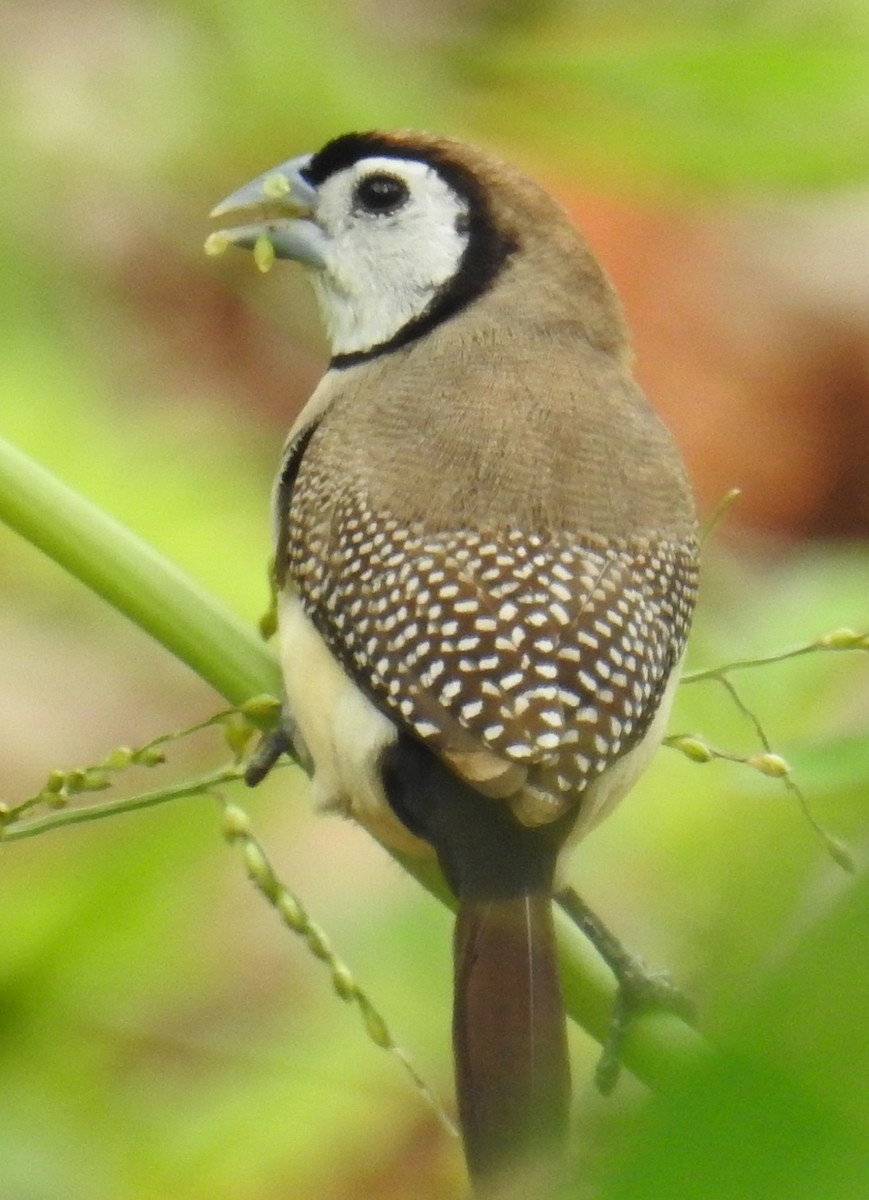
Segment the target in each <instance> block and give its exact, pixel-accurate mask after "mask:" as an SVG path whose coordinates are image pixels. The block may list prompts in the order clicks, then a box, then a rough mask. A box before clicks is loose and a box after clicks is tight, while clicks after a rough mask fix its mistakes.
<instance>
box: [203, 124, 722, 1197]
mask: <svg viewBox="0 0 869 1200" xmlns="http://www.w3.org/2000/svg"><path fill="white" fill-rule="evenodd" d="M212 216H213V217H215V218H218V219H220V221H221V225H222V227H221V229H220V231H219V233H218V234H216V235H212V236H213V237H216V238H217V240H219V242H220V244H221V248H225V246H226V245H228V244H235V245H237V246H240V247H242V248H246V249H257V248H261V247H262V246H263V244H266V245H267V247H268V251H269V256H270V257H271V256H274V257H276V258H277V259H289V260H295V261H296V262H298V263H301V264H303V265H304V267H305V268H306V270H307V272H308V274H309V276H310V278H311V281H312V283H313V287H314V291H315V293H316V297H317V300H318V302H319V308H320V311H321V315H322V318H323V321H324V324H325V328H326V333H327V336H328V340H329V347H330V354H331V357H330V360H329V363H328V367H327V369H326V370H325V373H324V375H323V377H322V379H321V381H320V383H319V384H318V386H317V387H316V389H315V391H314V392H313V394H312V395H311V397H310V399H309V400H308V402H307V404H306V405H305V407H304V408H303V410H302V412H301V413H300V415H299V416H298V418H297V419H296V421H295V423H294V424H293V426H292V428H291V429H290V432H289V435H288V438H287V441H286V444H285V447H284V450H283V455H282V459H281V466H280V470H279V473H278V477H277V480H276V483H275V488H274V499H273V519H274V536H275V561H274V576H275V583H276V590H277V595H278V598H279V599H278V631H279V646H280V658H281V664H282V670H283V679H284V686H285V723H284V726H283V732H282V734H281V737H282V738H283V740H281V738H278V739H277V740H276V741H274V742H273V743H272V752H271V757H272V758H273V757H275V756H276V754H277V753H278V752H279V750H280V749H281V748H286V747H292V750H293V753H294V754H295V756H296V757H297V758H298V760H299V761H300V762H301V763H302V764H303V765H304V767H305V768H306V770H307V771H308V774H309V775H310V778H311V788H312V793H313V798H314V800H315V802H316V804H317V805H318V806H320V807H321V808H324V809H326V810H331V811H335V812H339V813H342V814H345V815H347V816H349V817H350V818H352V819H354V820H355V821H357V822H358V823H359V824H360V825H362V826H363V827H365V828H366V829H368V830H369V831H370V832H371V833H373V834H374V836H375V837H376V838H378V839H379V840H380V841H381V842H382V843H384V844H385V845H386V846H387V847H391V848H393V849H395V850H398V851H400V852H402V853H405V854H411V855H414V854H417V855H425V856H429V857H431V856H434V857H436V859H437V861H438V863H439V864H440V867H441V869H442V872H443V875H444V877H445V879H446V881H447V883H448V885H449V887H450V889H451V890H452V892H453V894H454V896H455V901H456V909H457V915H456V922H455V929H454V998H453V1026H452V1031H453V1046H454V1059H455V1074H456V1091H457V1100H458V1111H459V1123H460V1128H461V1134H462V1138H463V1145H464V1151H465V1157H466V1160H467V1164H468V1169H469V1174H470V1178H471V1181H472V1185H473V1186H474V1187H475V1188H481V1189H484V1190H485V1188H486V1187H487V1186H488V1184H489V1181H491V1180H492V1179H494V1178H497V1177H498V1176H499V1175H500V1174H503V1173H504V1172H509V1171H510V1170H512V1169H514V1168H517V1167H518V1166H519V1165H521V1164H522V1163H523V1162H526V1161H527V1162H532V1161H535V1159H536V1160H537V1161H544V1160H548V1159H550V1158H557V1157H558V1155H559V1154H561V1153H562V1152H563V1147H564V1145H565V1143H566V1140H567V1138H568V1131H569V1112H570V1102H571V1099H570V1094H571V1082H570V1068H569V1061H568V1051H567V1042H566V1029H565V1016H564V1004H563V998H562V994H561V985H560V981H559V974H558V962H557V955H556V949H555V940H554V932H553V916H552V897H553V893H554V890H555V889H556V887H557V886H558V881H559V880H560V879H561V878H562V877H563V871H564V866H563V863H564V859H565V857H566V854H567V852H568V851H569V849H570V848H571V847H572V846H574V845H575V844H576V842H577V841H579V840H580V839H581V838H582V837H584V836H585V835H586V834H587V833H588V832H589V830H590V829H592V828H593V827H594V826H595V825H596V824H598V823H599V822H600V820H601V819H602V818H603V817H604V816H606V815H607V814H608V813H609V812H611V811H612V809H613V808H614V806H615V805H616V804H617V803H618V802H619V801H620V800H621V799H622V798H623V796H624V795H625V794H626V793H627V792H628V791H629V790H630V788H631V787H632V786H633V784H634V782H635V781H636V780H637V779H638V778H639V776H640V775H641V774H642V772H643V771H644V770H645V768H646V766H647V765H648V763H649V761H650V759H651V757H652V755H653V754H654V752H655V750H656V748H657V747H658V745H659V744H660V742H661V741H662V738H663V736H664V731H665V728H666V723H667V719H668V715H669V712H670V707H671V703H672V699H673V695H674V692H675V689H676V685H677V682H678V679H679V672H680V668H681V663H682V660H683V656H684V650H685V645H686V640H687V637H688V632H689V629H690V625H691V620H692V615H693V610H694V606H695V601H696V594H697V586H698V538H697V524H696V515H695V508H694V502H693V498H692V493H691V488H690V484H689V481H688V478H687V475H686V471H685V468H684V465H683V462H682V459H681V457H680V455H679V452H678V449H677V447H676V445H675V443H674V440H673V438H672V436H671V435H670V433H669V432H668V430H667V429H666V428H665V426H664V425H663V423H662V422H661V420H660V419H659V418H658V416H657V415H656V414H655V413H654V411H653V409H652V408H651V406H650V405H649V403H648V402H647V400H646V399H645V397H644V396H643V394H642V392H641V391H640V389H639V387H638V385H637V384H636V382H635V381H634V378H633V375H632V365H631V364H632V353H631V349H630V344H629V337H628V332H627V328H626V323H625V318H624V315H623V312H622V309H621V305H620V302H619V300H618V298H617V296H616V293H615V291H614V289H613V287H612V285H611V284H610V282H609V280H608V278H607V277H606V275H605V273H604V271H603V269H602V268H601V266H600V265H599V263H598V262H597V260H596V258H595V257H594V254H593V252H592V250H591V248H590V246H589V244H588V242H587V241H586V240H585V238H584V236H583V235H582V234H581V233H580V231H579V230H578V229H577V228H576V226H575V225H574V223H573V222H572V221H571V219H570V218H569V217H568V215H567V214H566V212H565V211H564V210H563V209H562V208H561V207H560V206H559V205H558V204H557V203H556V201H555V200H553V199H552V198H551V197H550V196H549V195H548V194H547V192H546V191H545V190H544V189H543V188H541V187H540V186H539V185H538V184H536V183H535V182H533V181H532V180H531V179H530V178H528V177H527V176H526V175H525V174H524V173H523V172H521V171H520V170H518V169H516V168H515V167H513V166H511V165H509V164H507V163H505V162H503V161H501V160H500V159H499V158H498V157H496V156H495V155H493V154H491V153H489V152H487V151H484V150H481V149H479V148H477V147H475V146H472V145H469V144H465V143H464V142H460V141H457V140H453V139H450V138H446V137H441V136H436V135H433V134H425V133H418V132H414V131H403V130H399V131H372V132H362V133H349V134H342V135H340V136H338V137H336V138H334V139H332V140H331V141H329V142H328V143H327V144H326V145H325V146H323V147H322V148H321V149H320V150H318V151H316V152H314V153H310V154H302V155H298V156H296V157H293V158H291V159H289V160H288V161H286V162H284V163H282V164H281V165H279V166H278V167H276V168H274V169H272V170H270V171H267V172H265V173H264V174H262V175H260V176H258V177H257V178H256V179H254V180H253V181H252V182H250V183H248V184H245V185H244V186H243V187H241V188H239V189H238V190H237V191H235V192H233V193H232V194H231V195H230V196H228V197H227V198H226V199H225V200H223V201H222V202H221V203H220V204H218V205H217V207H216V208H215V209H214V211H213V213H212ZM267 757H268V754H267ZM261 773H262V772H258V773H257V774H261Z"/></svg>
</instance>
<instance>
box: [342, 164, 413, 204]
mask: <svg viewBox="0 0 869 1200" xmlns="http://www.w3.org/2000/svg"><path fill="white" fill-rule="evenodd" d="M409 195H410V192H409V191H408V189H407V184H406V183H405V182H404V181H403V180H401V179H398V178H396V176H395V175H384V174H378V175H366V176H365V178H364V179H360V180H359V182H358V183H357V184H356V189H355V191H354V192H353V207H354V209H355V210H356V211H357V212H359V211H361V212H368V213H392V212H395V211H396V209H399V208H401V206H402V204H404V203H405V201H406V200H407V198H408V196H409Z"/></svg>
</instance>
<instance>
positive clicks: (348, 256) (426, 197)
mask: <svg viewBox="0 0 869 1200" xmlns="http://www.w3.org/2000/svg"><path fill="white" fill-rule="evenodd" d="M362 166H364V169H365V171H366V172H370V171H371V170H372V169H377V168H380V169H382V170H383V171H385V172H389V173H392V174H395V175H400V177H401V178H402V179H403V180H404V181H405V182H407V183H408V185H409V187H410V193H411V194H410V200H409V202H408V203H407V204H406V205H405V206H404V207H403V208H401V209H400V210H399V211H398V212H395V213H392V214H389V215H372V214H358V213H349V214H348V199H347V198H348V196H349V195H350V193H351V191H352V188H353V185H354V183H355V178H356V175H357V174H358V172H359V169H360V167H359V165H357V166H356V167H351V168H348V169H347V170H345V171H341V172H339V173H337V174H336V175H335V176H333V177H332V178H331V179H329V180H328V181H327V183H326V184H325V185H324V187H323V188H322V192H321V199H320V204H319V205H318V210H317V220H318V223H319V224H320V225H321V226H322V227H323V229H324V231H325V232H326V234H327V236H328V247H327V250H326V268H325V269H324V270H317V271H315V272H313V282H314V287H315V290H316V293H317V299H318V301H319V303H320V307H321V309H322V313H323V319H324V322H325V325H326V329H327V332H328V335H329V339H330V342H331V348H332V353H333V354H336V355H337V354H358V353H364V352H366V351H368V350H371V349H372V348H373V347H375V346H379V345H382V344H383V343H384V342H388V341H390V340H391V339H392V338H393V337H395V335H396V334H397V333H398V332H399V331H400V330H401V329H402V328H403V327H404V326H405V325H407V323H408V322H409V321H412V320H414V318H416V317H419V316H421V315H422V314H423V313H424V312H425V311H426V310H427V309H428V307H429V305H430V304H431V302H432V300H433V299H434V297H435V296H436V295H437V293H438V291H439V290H440V289H441V288H442V287H443V286H444V285H445V284H447V283H449V281H450V280H451V279H452V278H453V276H454V275H455V274H456V272H457V271H458V269H459V265H460V263H461V259H462V255H463V253H464V251H465V247H466V246H467V243H468V232H467V229H466V224H467V222H466V219H465V218H466V215H467V204H466V202H465V201H464V199H463V198H462V197H460V196H458V195H457V194H456V193H455V192H454V191H453V190H452V188H450V187H449V185H448V184H447V183H446V182H445V181H444V180H443V179H442V178H441V177H440V175H438V173H437V172H436V171H435V170H434V169H433V168H432V167H430V166H429V165H428V164H427V163H423V162H416V161H414V160H409V159H390V158H383V159H378V158H373V157H372V158H367V159H365V160H364V164H362Z"/></svg>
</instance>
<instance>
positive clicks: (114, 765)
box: [103, 746, 134, 771]
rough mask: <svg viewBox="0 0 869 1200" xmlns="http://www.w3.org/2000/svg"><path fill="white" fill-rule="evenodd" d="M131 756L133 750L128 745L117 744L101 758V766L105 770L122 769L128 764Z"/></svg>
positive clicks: (131, 758)
mask: <svg viewBox="0 0 869 1200" xmlns="http://www.w3.org/2000/svg"><path fill="white" fill-rule="evenodd" d="M133 758H134V755H133V751H132V750H131V749H130V747H129V746H117V747H116V748H115V749H114V750H112V751H110V752H109V753H108V754H107V755H106V757H105V758H104V759H103V766H104V767H105V769H106V770H107V771H123V770H124V769H125V768H126V767H129V766H130V764H131V763H132V761H133Z"/></svg>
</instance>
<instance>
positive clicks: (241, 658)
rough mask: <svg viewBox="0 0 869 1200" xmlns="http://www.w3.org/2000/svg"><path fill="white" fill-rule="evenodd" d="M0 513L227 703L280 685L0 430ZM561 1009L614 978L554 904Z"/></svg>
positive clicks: (697, 1047)
mask: <svg viewBox="0 0 869 1200" xmlns="http://www.w3.org/2000/svg"><path fill="white" fill-rule="evenodd" d="M0 519H2V520H3V521H5V522H6V523H7V524H8V525H9V526H11V528H13V529H15V530H17V532H18V533H20V534H21V536H22V537H24V538H26V539H27V541H29V542H30V543H31V544H32V545H34V546H37V547H38V548H39V549H40V550H43V551H44V552H45V553H46V554H48V555H49V556H50V557H51V558H53V559H54V560H55V562H57V563H59V564H60V565H61V566H62V567H64V568H65V569H66V570H67V571H68V572H69V573H70V574H72V575H74V576H75V577H76V578H77V579H80V580H81V581H82V583H84V584H86V586H88V587H89V588H91V589H92V590H93V591H94V592H96V593H97V595H99V596H102V597H103V599H105V600H107V601H108V602H109V603H110V604H112V605H114V607H115V608H117V609H118V610H119V611H120V612H122V613H123V614H124V615H125V616H126V617H128V618H129V619H130V620H131V621H133V622H134V623H135V624H137V625H139V626H140V628H142V629H144V630H145V631H146V632H147V633H149V634H151V636H152V637H154V638H156V639H157V640H158V641H159V642H160V643H161V644H162V645H164V646H165V647H166V649H167V650H169V651H171V652H172V653H173V654H175V655H176V657H178V658H180V659H181V661H182V662H185V663H186V664H187V665H188V666H189V667H191V669H192V670H194V671H196V673H197V674H198V675H200V676H201V677H202V678H203V679H204V680H206V682H208V683H210V684H211V685H212V686H213V687H214V688H215V689H216V690H217V691H218V692H219V693H220V694H221V695H222V696H223V697H225V699H227V700H228V701H229V702H230V703H231V704H234V705H237V704H241V703H243V702H244V701H245V700H247V699H249V698H250V697H251V696H255V695H259V694H261V693H263V692H270V693H272V694H278V693H279V691H280V678H279V672H278V667H277V664H276V663H275V660H274V658H273V656H272V655H271V653H270V651H269V650H268V649H267V647H265V646H264V645H263V643H262V642H261V641H260V639H259V638H258V637H257V636H256V634H255V633H254V632H253V631H252V630H250V629H248V628H247V626H245V625H244V624H243V623H242V622H241V621H240V620H239V619H238V618H237V617H236V616H235V615H234V614H233V613H231V612H230V611H229V610H228V609H227V608H226V607H225V606H224V605H222V604H221V603H219V602H218V601H216V600H215V599H214V598H213V597H212V596H211V595H209V594H208V593H207V592H205V591H204V590H203V589H202V588H200V587H199V586H198V585H197V584H195V583H193V582H192V580H190V579H189V578H188V577H187V576H186V575H185V574H184V573H183V572H182V571H180V570H179V569H178V568H177V567H175V566H173V565H172V564H171V563H168V562H167V561H166V560H165V559H164V558H162V557H161V556H160V555H159V554H158V553H157V552H156V551H155V550H154V549H153V548H152V547H150V546H148V545H147V544H146V543H145V542H143V541H142V540H141V539H140V538H138V537H136V536H135V534H133V533H131V532H130V531H129V530H128V529H125V528H124V526H123V525H121V524H120V523H119V522H118V521H115V520H113V519H112V518H111V517H109V516H107V515H106V514H105V513H103V512H102V511H101V510H100V509H98V508H97V507H96V506H95V505H93V504H91V503H90V502H89V501H87V500H85V499H84V498H83V497H81V496H79V495H78V494H77V493H76V492H74V491H73V490H72V489H71V488H69V487H67V486H66V485H65V484H63V483H61V482H60V481H59V480H57V479H56V478H54V476H52V475H51V474H50V473H49V472H48V471H46V470H45V469H44V468H43V467H40V466H39V465H38V464H36V463H35V462H33V461H32V460H31V459H29V458H28V457H27V456H26V455H25V454H23V453H22V452H21V451H19V450H17V449H15V448H14V447H13V446H11V445H9V443H8V442H5V441H3V440H2V439H0ZM226 782H227V776H226V768H223V769H222V770H221V771H219V772H215V773H214V775H213V776H207V777H204V778H200V779H198V780H195V781H193V782H192V783H187V784H183V785H179V786H177V787H174V788H173V787H170V788H166V789H163V790H161V791H158V792H152V793H147V794H146V795H144V796H138V797H134V798H133V799H132V800H129V799H128V800H118V801H109V802H108V803H104V804H96V805H91V806H89V807H87V808H82V809H75V810H72V809H70V810H69V811H66V812H57V813H53V814H51V815H50V816H47V817H45V818H44V819H43V820H41V821H39V822H33V823H31V824H29V825H27V826H22V827H21V828H20V829H17V830H16V829H14V828H10V829H8V830H7V832H6V835H5V839H4V840H6V841H12V840H14V839H16V838H17V839H20V838H24V837H34V836H36V834H38V833H41V832H46V831H47V830H49V829H57V828H60V827H63V826H66V825H71V824H75V823H78V822H81V821H93V820H97V819H99V818H100V817H105V816H116V815H118V814H119V813H122V812H130V811H134V810H136V809H139V808H142V807H149V806H151V805H154V804H160V803H164V802H165V801H168V800H173V799H178V798H180V797H181V796H191V795H202V794H203V793H205V792H207V791H208V790H209V788H210V787H214V786H217V785H219V784H221V783H226ZM395 857H397V858H398V859H399V861H400V862H401V863H402V865H403V866H404V867H405V868H406V869H407V871H408V872H409V873H410V874H411V875H412V876H413V877H414V878H416V879H417V880H418V881H419V882H420V883H421V884H422V885H423V886H424V887H426V888H427V889H428V890H429V891H431V892H432V893H433V894H434V895H436V896H437V897H438V898H439V899H441V900H444V901H446V902H447V903H449V899H450V897H449V893H448V890H447V888H446V885H445V884H444V882H443V879H442V878H441V877H440V873H439V872H438V870H437V868H436V867H435V866H434V865H433V864H432V863H430V862H426V861H425V860H422V861H420V860H418V859H407V858H401V857H399V856H395ZM556 923H557V927H558V931H559V946H560V949H561V955H562V964H563V977H564V988H565V998H566V1002H567V1008H568V1012H569V1014H570V1015H571V1016H572V1017H573V1018H574V1019H575V1020H577V1021H578V1022H579V1023H580V1024H581V1025H583V1027H584V1028H586V1029H587V1030H588V1032H590V1033H591V1034H592V1036H594V1037H597V1038H598V1039H599V1040H600V1039H602V1038H603V1036H604V1035H605V1034H606V1031H607V1027H608V1020H609V1013H610V1011H611V1008H612V1002H613V998H614V995H615V983H614V980H613V978H612V976H611V974H610V972H609V970H608V968H607V967H606V966H605V965H604V964H603V963H602V962H601V960H600V959H599V957H598V955H597V952H596V951H595V950H594V949H593V948H592V947H591V945H590V944H589V943H588V942H587V941H586V939H585V938H584V937H583V936H582V935H581V934H580V933H579V931H578V930H577V929H576V928H575V927H574V926H572V925H571V924H570V922H569V921H567V919H566V918H564V916H563V914H561V913H560V912H557V913H556ZM704 1053H706V1047H705V1043H704V1042H703V1040H702V1039H701V1038H700V1036H699V1035H698V1034H697V1033H696V1032H695V1031H694V1030H693V1029H691V1028H690V1026H688V1025H687V1024H686V1023H685V1022H683V1021H682V1020H681V1019H680V1018H679V1017H677V1016H675V1015H672V1014H668V1013H648V1014H642V1015H639V1016H638V1017H637V1018H636V1020H635V1022H634V1024H633V1026H632V1028H631V1031H630V1034H629V1037H628V1040H627V1044H626V1047H625V1065H626V1066H627V1067H628V1068H629V1069H630V1070H632V1071H633V1072H634V1073H635V1074H637V1075H638V1076H639V1077H640V1078H642V1079H643V1080H645V1081H646V1082H648V1083H650V1084H656V1083H659V1082H663V1081H665V1080H666V1079H668V1078H670V1077H671V1076H672V1075H673V1074H675V1073H677V1072H678V1071H679V1070H681V1068H682V1067H684V1066H685V1065H686V1064H687V1063H688V1062H690V1061H696V1060H698V1059H700V1058H701V1057H702V1056H703V1054H704Z"/></svg>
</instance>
